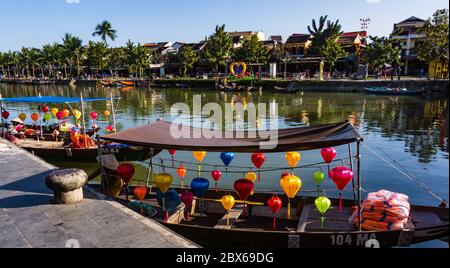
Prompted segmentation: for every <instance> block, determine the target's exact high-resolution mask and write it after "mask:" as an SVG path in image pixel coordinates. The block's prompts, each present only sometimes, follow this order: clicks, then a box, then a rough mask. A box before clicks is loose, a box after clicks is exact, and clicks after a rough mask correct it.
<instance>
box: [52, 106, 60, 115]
mask: <svg viewBox="0 0 450 268" xmlns="http://www.w3.org/2000/svg"><path fill="white" fill-rule="evenodd" d="M51 112H52V114H53V116H54V117H56V114H57V113H58V112H59V110H58V108H52V110H51Z"/></svg>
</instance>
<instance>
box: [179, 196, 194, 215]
mask: <svg viewBox="0 0 450 268" xmlns="http://www.w3.org/2000/svg"><path fill="white" fill-rule="evenodd" d="M181 201H182V202H183V204H184V206H185V207H186V210H187V220H188V221H189V220H190V219H191V211H190V209H191V207H192V204H193V203H194V194H193V193H191V192H189V191H186V192H184V193H182V194H181Z"/></svg>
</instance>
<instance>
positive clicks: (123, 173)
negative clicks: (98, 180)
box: [117, 164, 136, 183]
mask: <svg viewBox="0 0 450 268" xmlns="http://www.w3.org/2000/svg"><path fill="white" fill-rule="evenodd" d="M135 172H136V170H135V168H134V166H133V165H131V164H121V165H120V166H118V167H117V174H119V176H120V178H122V180H123V181H124V182H125V183H130V182H131V180H132V179H133V176H134V173H135Z"/></svg>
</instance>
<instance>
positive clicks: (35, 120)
mask: <svg viewBox="0 0 450 268" xmlns="http://www.w3.org/2000/svg"><path fill="white" fill-rule="evenodd" d="M31 120H33V121H34V122H37V121H38V120H39V114H38V113H33V114H32V115H31Z"/></svg>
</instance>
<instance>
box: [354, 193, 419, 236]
mask: <svg viewBox="0 0 450 268" xmlns="http://www.w3.org/2000/svg"><path fill="white" fill-rule="evenodd" d="M409 213H410V204H409V197H408V196H406V195H404V194H399V193H393V192H389V191H386V190H381V191H379V192H376V193H370V194H369V195H368V197H367V199H366V200H365V201H364V202H363V203H362V207H361V227H362V229H363V230H364V231H393V230H401V229H403V228H404V227H405V225H406V223H407V222H408V218H409ZM350 223H353V224H355V225H358V211H357V210H356V211H355V212H354V213H353V215H352V216H351V217H350Z"/></svg>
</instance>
